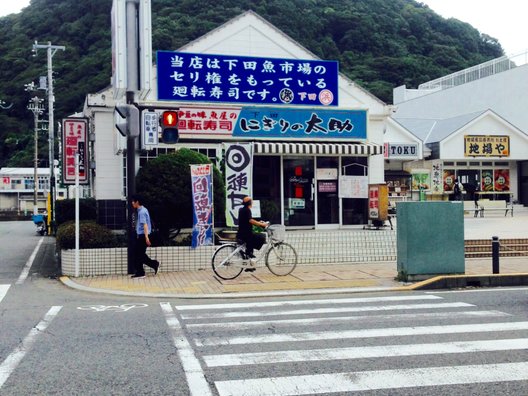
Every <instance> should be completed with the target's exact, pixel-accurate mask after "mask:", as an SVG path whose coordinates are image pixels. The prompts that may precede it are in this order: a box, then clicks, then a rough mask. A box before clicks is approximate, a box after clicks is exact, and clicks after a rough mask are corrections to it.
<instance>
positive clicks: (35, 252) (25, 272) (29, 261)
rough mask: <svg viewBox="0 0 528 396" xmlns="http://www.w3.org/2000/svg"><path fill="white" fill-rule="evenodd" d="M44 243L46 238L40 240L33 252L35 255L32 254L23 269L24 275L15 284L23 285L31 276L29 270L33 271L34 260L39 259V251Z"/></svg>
mask: <svg viewBox="0 0 528 396" xmlns="http://www.w3.org/2000/svg"><path fill="white" fill-rule="evenodd" d="M42 242H44V237H42V238H40V240H39V241H38V243H37V246H36V247H35V249H34V250H33V253H31V256H29V258H28V260H27V261H26V265H24V268H23V269H22V273H21V274H20V276H19V277H18V280H17V281H16V282H15V285H21V284H22V283H24V281H25V280H26V278H27V277H28V275H29V270H30V269H31V266H32V265H33V260H35V257H37V252H38V251H39V248H40V245H42Z"/></svg>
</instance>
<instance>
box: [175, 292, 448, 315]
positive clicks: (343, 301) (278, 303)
mask: <svg viewBox="0 0 528 396" xmlns="http://www.w3.org/2000/svg"><path fill="white" fill-rule="evenodd" d="M419 300H422V301H423V300H442V297H439V296H435V295H432V294H430V295H417V296H387V297H355V298H332V299H324V300H284V301H263V302H247V303H229V304H203V305H177V306H176V307H175V308H176V309H177V310H178V311H197V310H218V309H237V308H246V309H247V308H257V307H259V308H262V307H292V306H296V305H310V306H314V305H323V304H333V305H334V304H364V303H372V302H389V301H419Z"/></svg>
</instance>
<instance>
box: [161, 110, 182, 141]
mask: <svg viewBox="0 0 528 396" xmlns="http://www.w3.org/2000/svg"><path fill="white" fill-rule="evenodd" d="M160 123H161V140H162V141H163V143H166V144H174V143H178V139H179V135H178V112H177V111H173V110H170V111H164V112H163V113H162V114H161V120H160Z"/></svg>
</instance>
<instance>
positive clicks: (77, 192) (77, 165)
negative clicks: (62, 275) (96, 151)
mask: <svg viewBox="0 0 528 396" xmlns="http://www.w3.org/2000/svg"><path fill="white" fill-rule="evenodd" d="M79 226H80V224H79V151H76V152H75V277H76V278H77V277H79V266H80V265H79V231H80V230H79Z"/></svg>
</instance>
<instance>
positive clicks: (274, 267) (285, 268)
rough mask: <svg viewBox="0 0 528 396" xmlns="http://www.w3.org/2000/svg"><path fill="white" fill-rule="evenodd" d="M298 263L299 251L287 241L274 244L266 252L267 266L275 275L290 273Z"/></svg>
mask: <svg viewBox="0 0 528 396" xmlns="http://www.w3.org/2000/svg"><path fill="white" fill-rule="evenodd" d="M296 265H297V252H296V251H295V249H294V248H293V246H291V245H289V244H287V243H285V242H281V243H278V244H276V245H274V246H273V247H272V248H271V249H270V250H268V253H267V254H266V266H267V267H268V269H269V270H270V271H271V272H272V273H273V274H275V275H278V276H285V275H289V274H291V272H292V271H293V270H294V269H295V266H296Z"/></svg>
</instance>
